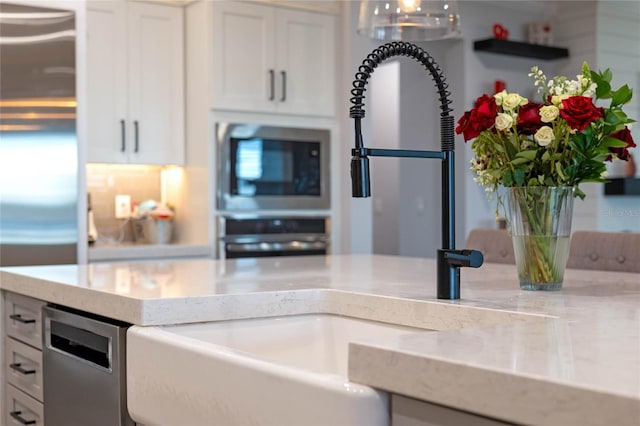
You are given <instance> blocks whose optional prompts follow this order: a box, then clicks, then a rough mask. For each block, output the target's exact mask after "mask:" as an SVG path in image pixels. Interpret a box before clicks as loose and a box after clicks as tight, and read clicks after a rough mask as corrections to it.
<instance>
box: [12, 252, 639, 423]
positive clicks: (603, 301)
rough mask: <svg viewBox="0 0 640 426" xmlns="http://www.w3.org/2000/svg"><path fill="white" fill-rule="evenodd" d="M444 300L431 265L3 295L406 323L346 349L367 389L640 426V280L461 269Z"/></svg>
mask: <svg viewBox="0 0 640 426" xmlns="http://www.w3.org/2000/svg"><path fill="white" fill-rule="evenodd" d="M461 275H462V285H461V299H460V300H458V301H444V300H438V299H436V298H435V283H434V281H435V261H434V260H433V259H420V258H405V257H394V256H376V255H374V256H371V255H344V256H328V257H320V256H318V257H315V256H314V257H300V258H292V257H288V258H265V259H241V260H236V261H227V262H223V261H216V260H175V261H146V262H122V263H117V262H113V263H96V264H89V265H56V266H32V267H16V268H3V269H2V270H0V289H4V290H8V291H13V292H16V293H20V294H23V295H26V296H30V297H35V298H38V299H41V300H45V301H48V302H52V303H58V304H61V305H65V306H69V307H73V308H77V309H81V310H84V311H89V312H93V313H97V314H100V315H104V316H108V317H111V318H116V319H119V320H122V321H127V322H129V323H132V324H137V325H143V326H149V325H163V324H179V323H188V322H202V321H215V320H224V319H236V318H251V317H261V316H279V315H291V314H303V313H318V312H324V313H334V314H343V315H350V316H356V317H360V318H366V319H373V320H378V321H389V322H398V323H401V324H405V325H412V326H417V327H422V328H430V329H433V330H441V331H439V332H437V333H432V332H427V333H410V334H407V335H404V336H401V337H398V338H395V339H386V340H384V341H377V340H376V341H367V342H365V341H360V342H356V343H352V344H351V345H350V352H349V378H350V380H352V381H354V382H358V383H363V384H367V385H370V386H373V387H377V388H380V389H384V390H387V391H390V392H395V393H400V394H403V395H407V396H410V397H414V398H417V399H423V400H427V401H432V402H435V403H439V404H444V405H447V406H451V407H454V408H457V409H461V410H467V411H470V412H473V413H478V414H482V415H486V416H490V417H494V418H498V419H502V420H505V421H510V422H517V423H521V424H532V425H533V424H535V425H538V424H549V425H563V426H564V425H636V426H637V425H640V276H639V275H638V274H631V273H611V272H602V271H579V270H567V272H566V274H565V286H564V288H563V290H561V291H556V292H530V291H522V290H520V289H519V288H518V280H517V276H516V271H515V268H514V266H513V265H498V264H486V265H483V266H482V268H480V269H463V270H462V272H461Z"/></svg>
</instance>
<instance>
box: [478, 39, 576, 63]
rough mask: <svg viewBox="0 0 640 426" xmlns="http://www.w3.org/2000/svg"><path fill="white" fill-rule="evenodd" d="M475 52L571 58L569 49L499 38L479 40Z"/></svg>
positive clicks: (545, 57) (540, 57)
mask: <svg viewBox="0 0 640 426" xmlns="http://www.w3.org/2000/svg"><path fill="white" fill-rule="evenodd" d="M473 50H475V51H479V52H490V53H499V54H501V55H510V56H522V57H525V58H537V59H560V58H568V57H569V49H566V48H564V47H553V46H543V45H541V44H530V43H523V42H520V41H510V40H501V39H497V38H488V39H486V40H477V41H475V42H474V43H473Z"/></svg>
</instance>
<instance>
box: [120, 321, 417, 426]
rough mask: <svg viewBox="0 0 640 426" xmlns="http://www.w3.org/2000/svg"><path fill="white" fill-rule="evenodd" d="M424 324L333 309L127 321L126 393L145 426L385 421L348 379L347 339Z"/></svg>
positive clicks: (375, 401) (369, 396)
mask: <svg viewBox="0 0 640 426" xmlns="http://www.w3.org/2000/svg"><path fill="white" fill-rule="evenodd" d="M415 331H425V330H421V329H416V328H411V327H404V326H397V325H392V324H386V323H381V322H374V321H367V320H360V319H356V318H350V317H343V316H338V315H329V314H309V315H297V316H287V317H277V318H260V319H247V320H233V321H221V322H210V323H200V324H190V325H178V326H166V327H135V326H134V327H131V328H130V329H129V332H128V335H127V383H128V385H127V392H128V407H129V412H130V414H131V416H132V418H133V419H134V420H135V421H136V422H139V423H142V424H145V425H148V426H150V425H190V426H195V425H208V426H210V425H225V426H230V425H278V426H287V425H290V426H300V425H305V426H307V425H309V426H310V425H323V426H326V425H332V426H337V425H367V426H375V425H387V424H388V423H389V411H388V408H389V407H388V401H387V395H386V393H384V392H379V391H376V390H374V389H372V388H370V387H367V386H362V385H358V384H355V383H350V382H349V381H348V379H347V355H348V343H349V341H355V340H361V339H365V340H366V339H369V338H372V337H373V338H376V339H378V338H385V337H391V336H396V335H399V334H406V333H409V332H415Z"/></svg>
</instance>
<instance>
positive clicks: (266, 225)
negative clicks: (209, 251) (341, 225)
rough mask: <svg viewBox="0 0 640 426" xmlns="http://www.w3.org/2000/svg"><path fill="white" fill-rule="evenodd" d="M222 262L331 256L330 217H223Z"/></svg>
mask: <svg viewBox="0 0 640 426" xmlns="http://www.w3.org/2000/svg"><path fill="white" fill-rule="evenodd" d="M218 221H219V223H218V229H219V231H220V232H219V235H220V236H219V240H218V243H219V253H220V258H222V259H239V258H247V257H270V256H309V255H324V254H328V253H329V245H330V238H329V224H330V222H329V218H328V217H269V218H268V217H252V218H234V217H220V218H219V219H218Z"/></svg>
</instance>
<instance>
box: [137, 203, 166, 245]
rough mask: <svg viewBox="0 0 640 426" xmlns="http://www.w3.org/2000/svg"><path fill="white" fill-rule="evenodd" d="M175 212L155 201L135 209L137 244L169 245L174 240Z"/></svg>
mask: <svg viewBox="0 0 640 426" xmlns="http://www.w3.org/2000/svg"><path fill="white" fill-rule="evenodd" d="M174 215H175V211H174V210H173V209H172V208H171V207H169V206H167V205H165V204H163V203H157V202H156V201H154V200H146V201H143V202H142V203H140V204H139V205H138V206H137V208H136V209H135V212H134V216H133V221H132V223H133V235H134V239H135V241H136V243H142V244H169V243H170V242H171V240H172V239H173V217H174Z"/></svg>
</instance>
